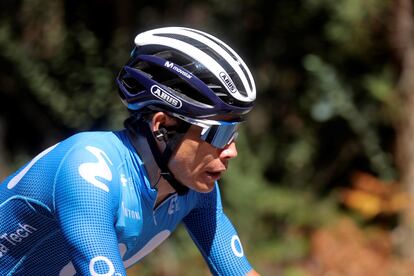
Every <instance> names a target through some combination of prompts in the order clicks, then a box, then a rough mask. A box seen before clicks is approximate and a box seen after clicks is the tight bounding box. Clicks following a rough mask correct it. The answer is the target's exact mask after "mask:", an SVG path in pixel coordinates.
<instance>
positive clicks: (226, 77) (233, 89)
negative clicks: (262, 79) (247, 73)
mask: <svg viewBox="0 0 414 276" xmlns="http://www.w3.org/2000/svg"><path fill="white" fill-rule="evenodd" d="M219 76H220V78H221V79H222V80H223V82H224V84H225V85H226V86H227V88H228V89H229V90H230V92H231V93H236V92H237V88H236V86H235V85H234V82H233V81H232V80H231V78H230V77H229V75H227V73H226V72H220V74H219Z"/></svg>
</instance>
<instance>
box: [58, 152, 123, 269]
mask: <svg viewBox="0 0 414 276" xmlns="http://www.w3.org/2000/svg"><path fill="white" fill-rule="evenodd" d="M113 171H114V170H113V166H112V164H111V161H110V160H109V158H108V157H107V155H106V154H105V153H104V152H103V151H100V150H99V149H98V148H86V147H79V148H78V149H76V150H72V151H71V152H70V153H69V154H68V155H67V157H66V158H65V160H64V161H63V163H62V166H61V168H60V170H59V173H58V175H57V177H56V180H55V209H56V217H57V219H58V223H59V224H60V227H61V231H62V234H63V237H64V239H65V241H66V243H67V245H68V251H69V253H70V256H71V258H72V262H73V264H74V266H75V269H76V271H77V272H78V274H80V275H100V274H105V275H126V271H125V269H124V266H123V263H122V259H121V257H120V254H119V250H118V242H117V237H116V232H115V229H114V211H113V205H112V204H113V195H114V194H116V191H114V189H115V188H116V185H111V180H112V181H114V180H116V178H117V177H115V175H113Z"/></svg>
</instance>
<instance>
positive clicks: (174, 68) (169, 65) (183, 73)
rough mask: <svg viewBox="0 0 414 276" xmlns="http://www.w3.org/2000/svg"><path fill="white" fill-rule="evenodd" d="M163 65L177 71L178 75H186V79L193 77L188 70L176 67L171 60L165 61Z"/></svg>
mask: <svg viewBox="0 0 414 276" xmlns="http://www.w3.org/2000/svg"><path fill="white" fill-rule="evenodd" d="M164 66H165V67H168V68H171V69H173V70H174V71H176V72H177V73H179V74H180V75H183V76H184V77H186V78H187V79H191V78H192V77H193V76H192V75H191V74H190V73H188V72H186V71H184V70H183V69H181V68H179V67H178V66H177V65H175V64H174V63H173V62H169V61H166V62H165V63H164Z"/></svg>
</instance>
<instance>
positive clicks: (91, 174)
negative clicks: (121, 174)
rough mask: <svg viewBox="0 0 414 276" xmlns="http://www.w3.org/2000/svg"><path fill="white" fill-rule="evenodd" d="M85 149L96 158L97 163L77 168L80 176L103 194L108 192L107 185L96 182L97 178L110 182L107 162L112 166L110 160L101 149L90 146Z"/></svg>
mask: <svg viewBox="0 0 414 276" xmlns="http://www.w3.org/2000/svg"><path fill="white" fill-rule="evenodd" d="M85 148H86V150H87V151H89V152H90V153H92V154H93V155H94V156H95V157H96V159H97V160H98V162H91V163H83V164H81V165H80V166H79V168H78V171H79V174H80V176H82V178H83V179H85V180H86V181H88V182H89V183H91V184H92V185H94V186H95V187H97V188H99V189H102V190H104V191H105V192H109V187H108V185H106V184H105V183H103V182H102V181H100V180H98V179H97V177H99V178H102V179H105V180H108V181H111V180H112V172H111V169H110V168H109V166H108V162H109V164H111V165H112V162H111V160H110V159H109V157H108V155H106V153H105V152H104V151H103V150H101V149H98V148H96V147H92V146H86V147H85Z"/></svg>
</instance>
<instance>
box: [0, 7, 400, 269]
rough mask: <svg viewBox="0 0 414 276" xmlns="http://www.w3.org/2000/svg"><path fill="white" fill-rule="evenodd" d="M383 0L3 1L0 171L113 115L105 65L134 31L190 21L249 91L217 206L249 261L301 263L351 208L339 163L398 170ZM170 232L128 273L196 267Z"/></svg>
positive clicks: (113, 123) (179, 236) (114, 66)
mask: <svg viewBox="0 0 414 276" xmlns="http://www.w3.org/2000/svg"><path fill="white" fill-rule="evenodd" d="M391 7H392V1H380V0H369V1H357V0H340V1H327V0H281V1H259V0H256V1H253V0H243V1H234V0H231V1H218V0H208V1H196V0H194V1H163V2H162V1H159V2H157V1H155V2H154V1H151V2H150V1H131V0H126V1H103V2H99V3H98V2H96V1H81V2H79V1H64V0H57V1H52V2H50V1H46V0H31V1H29V0H20V1H3V2H2V3H0V15H1V17H0V18H1V19H0V64H1V66H0V87H1V88H0V97H1V101H0V177H5V176H6V175H7V174H8V173H10V172H11V171H13V170H14V169H16V168H17V167H19V166H20V165H21V164H22V163H24V162H26V161H27V160H28V159H29V158H30V157H31V156H33V155H34V154H35V153H37V152H39V151H40V150H41V149H43V148H45V147H47V146H48V145H50V144H52V143H54V142H56V141H58V140H60V139H63V138H65V137H67V136H69V135H71V134H73V133H75V132H77V131H83V130H90V129H113V128H121V127H122V120H123V118H124V117H125V116H126V112H125V110H124V108H123V106H122V104H121V103H120V101H119V99H118V96H117V93H116V88H115V84H114V78H115V76H116V74H117V71H118V70H119V68H120V66H122V64H123V63H124V62H125V61H126V60H127V59H128V53H129V51H130V50H131V46H132V38H133V36H134V35H135V34H136V33H137V32H139V31H142V30H144V29H149V28H153V27H157V26H161V25H186V26H190V27H196V28H200V29H203V30H206V31H209V32H211V33H214V34H216V35H217V36H219V37H223V39H224V40H225V41H226V42H228V43H229V44H231V45H234V48H235V49H236V50H237V51H238V52H240V54H241V55H242V56H243V57H245V60H246V61H247V63H248V64H249V65H250V66H251V68H252V71H253V73H254V75H255V78H256V81H257V86H258V91H259V95H258V101H257V106H256V108H255V110H254V111H253V112H252V113H251V115H250V117H249V119H248V121H247V122H246V124H245V127H244V129H243V131H242V133H241V135H240V139H239V143H238V147H239V157H238V158H237V159H235V160H234V162H232V163H231V165H230V169H229V172H228V175H226V177H225V179H224V180H223V183H222V185H221V187H222V193H223V200H224V206H225V208H226V210H227V213H228V215H229V216H230V217H231V219H232V220H233V222H234V224H235V225H237V228H238V231H239V232H240V236H241V238H242V240H244V246H245V249H246V250H245V251H246V252H247V255H248V256H249V259H250V260H251V261H252V263H254V264H255V265H256V266H257V269H258V270H259V271H263V273H266V272H267V273H268V274H274V273H276V272H278V273H280V274H282V275H283V272H284V271H285V275H302V274H303V273H304V272H303V270H302V268H300V267H299V266H296V265H292V264H294V263H295V262H299V261H301V260H303V259H305V258H306V257H307V256H308V255H309V254H310V253H311V252H312V245H311V239H310V235H311V233H312V232H313V231H317V229H318V228H319V227H321V226H322V225H329V224H332V223H334V222H335V221H336V220H337V219H338V218H339V217H340V216H341V215H342V214H344V213H348V212H350V211H349V209H344V205H343V204H342V203H343V202H341V196H339V192H338V191H340V190H341V188H343V187H344V186H349V184H350V183H351V182H352V179H351V178H350V176H352V175H353V173H354V172H355V171H357V170H358V171H365V172H368V173H371V174H373V175H375V176H376V177H378V178H379V179H382V180H387V181H388V180H396V179H398V176H399V172H398V171H397V170H396V168H395V164H394V162H395V160H394V159H395V157H394V154H393V145H394V143H395V129H394V125H393V123H394V121H395V114H396V112H397V110H398V108H399V106H398V104H397V102H398V101H397V99H396V96H395V93H394V87H395V83H396V78H397V76H398V73H399V72H398V70H397V68H396V67H395V64H394V62H393V60H392V57H391V51H392V49H391V48H390V45H389V42H388V40H387V39H388V38H387V36H388V34H387V32H388V29H387V26H388V24H389V20H390V14H391V13H390V9H391ZM340 214H341V215H340ZM364 222H365V223H367V222H372V221H371V220H370V219H366V218H365V221H364ZM386 227H389V228H391V227H392V225H390V224H387V225H386ZM172 242H173V244H171V243H168V242H167V243H166V244H164V245H163V246H161V247H160V248H159V249H157V250H156V251H155V252H154V254H153V255H152V256H150V257H148V258H147V259H146V260H144V261H143V263H142V265H139V266H137V267H136V268H134V269H133V270H131V273H133V272H132V271H135V272H137V273H139V274H146V275H166V274H168V275H194V274H196V273H197V271H198V269H200V268H201V269H203V271H207V268H206V266H205V265H204V264H203V263H202V261H201V257H200V255H199V253H198V252H197V250H196V248H195V246H194V245H192V244H191V242H190V240H189V238H188V236H187V235H186V233H185V231H184V230H183V229H182V228H179V229H178V231H177V232H176V233H175V234H174V238H173V241H172ZM183 263H185V264H186V265H185V266H183V265H182V264H183ZM184 268H185V271H184V270H183V269H184ZM206 274H208V272H206ZM303 275H306V274H303Z"/></svg>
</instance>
